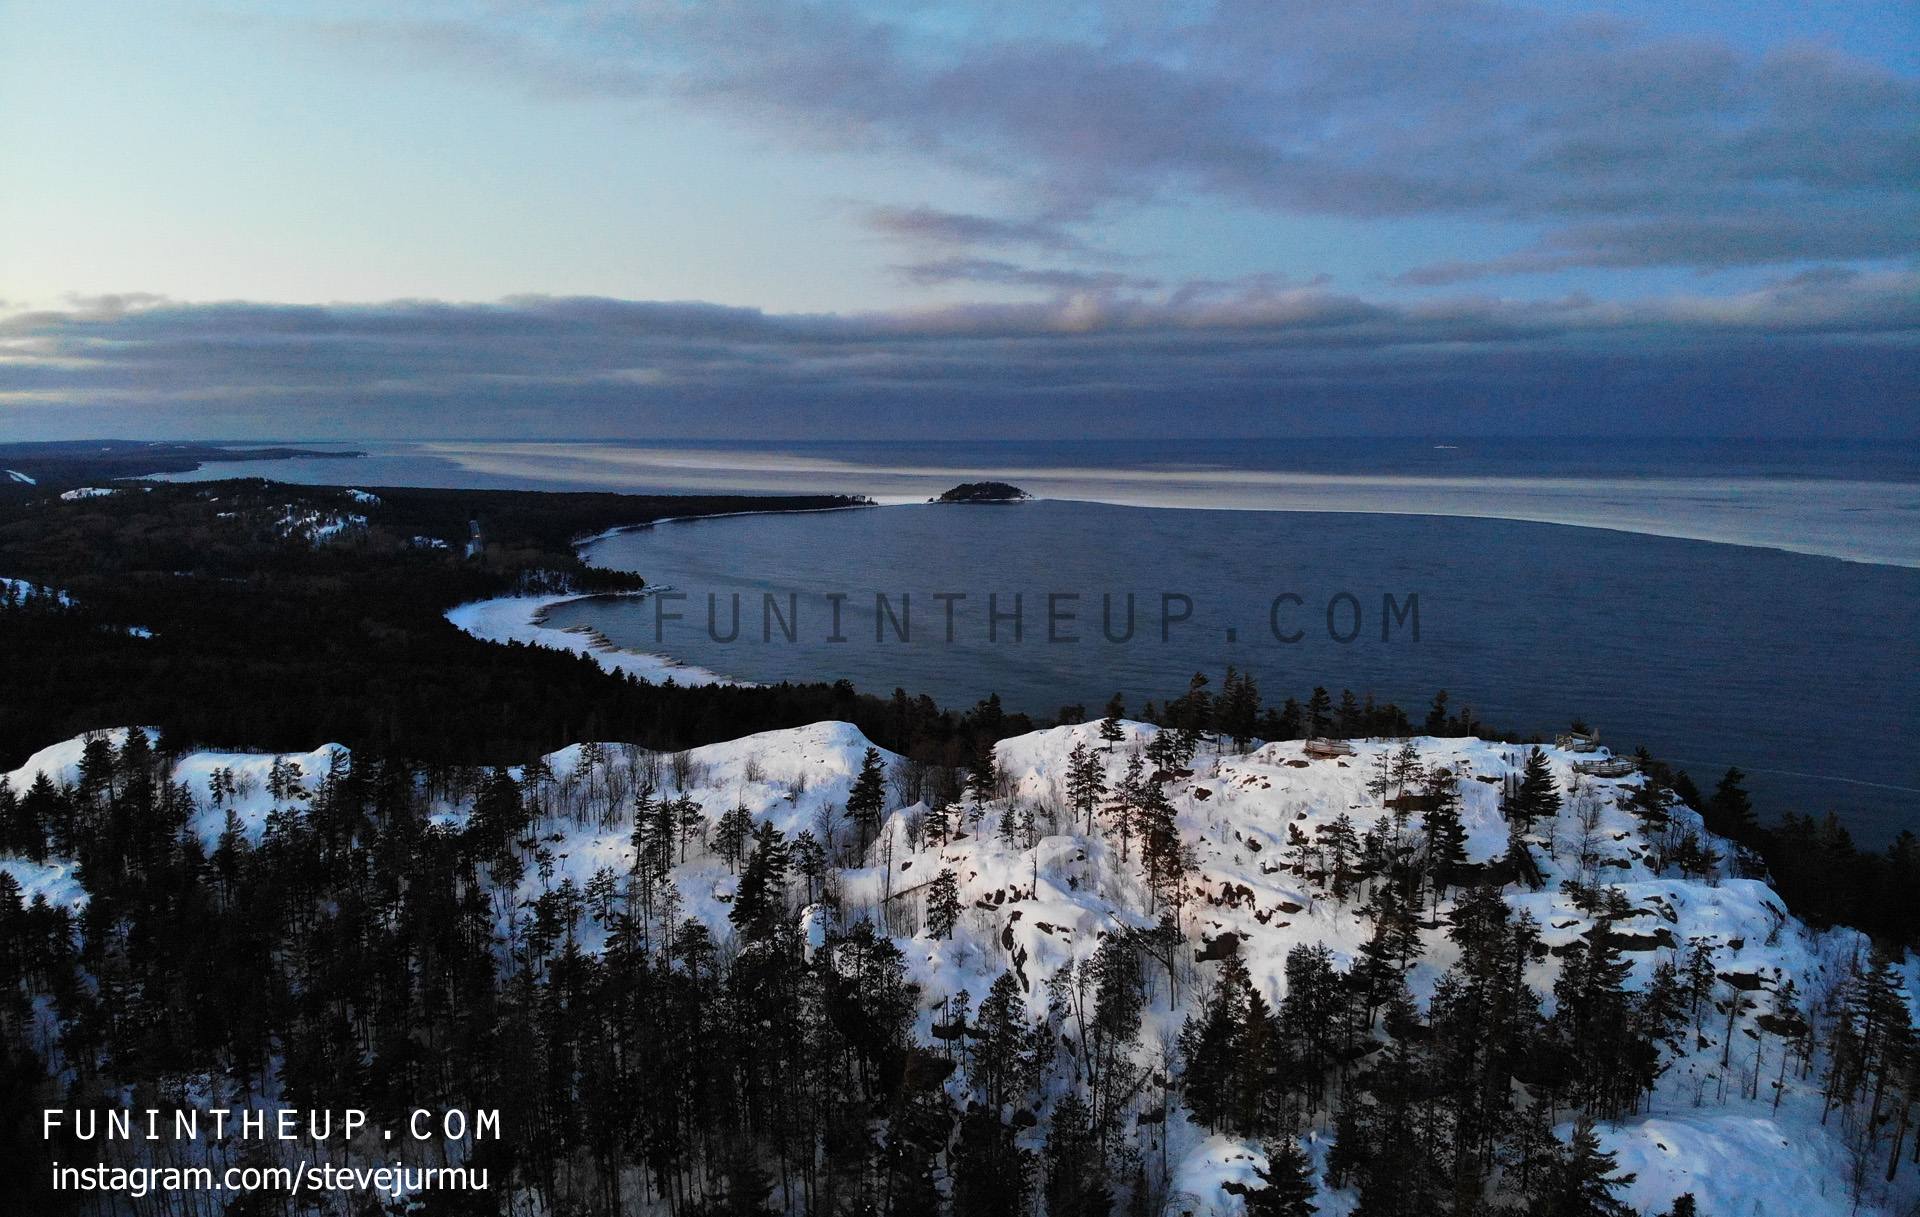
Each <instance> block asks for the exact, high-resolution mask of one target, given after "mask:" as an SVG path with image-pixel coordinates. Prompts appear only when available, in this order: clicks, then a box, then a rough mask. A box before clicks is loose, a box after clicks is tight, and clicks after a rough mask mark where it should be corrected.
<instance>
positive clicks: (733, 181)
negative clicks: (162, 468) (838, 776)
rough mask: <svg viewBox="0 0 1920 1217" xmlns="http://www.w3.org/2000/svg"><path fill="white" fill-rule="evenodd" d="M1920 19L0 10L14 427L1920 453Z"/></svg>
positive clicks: (1858, 6)
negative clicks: (1877, 440)
mask: <svg viewBox="0 0 1920 1217" xmlns="http://www.w3.org/2000/svg"><path fill="white" fill-rule="evenodd" d="M1916 48H1920V17H1917V16H1916V9H1915V6H1914V5H1913V4H1912V3H1911V0H1860V2H1858V3H1848V4H1838V5H1813V4H1787V3H1780V2H1778V0H1769V2H1767V3H1759V4H1754V3H1741V4H1735V3H1731V2H1729V0H1708V2H1704V3H1694V4H1689V5H1685V6H1679V5H1672V4H1653V3H1649V2H1646V0H1632V2H1624V3H1613V4H1609V5H1604V6H1590V5H1574V4H1568V3H1557V4H1553V5H1550V6H1546V7H1534V6H1512V5H1504V4H1495V3H1477V2H1467V0H1413V2H1411V3H1408V2H1399V3H1384V2H1369V0H1359V2H1347V3H1332V2H1329V0H1280V2H1271V0H1263V2H1258V3H1256V2H1253V0H1220V2H1218V3H1205V2H1200V0H1182V2H1176V3H1151V4H1149V3H1139V2H1137V0H1108V2H1104V3H1102V2H1087V3H1050V2H1030V3H1021V4H1011V3H1000V2H989V3H972V4H965V3H942V2H931V3H929V2H919V0H900V2H898V3H882V4H854V3H837V2H832V0H810V2H797V0H725V2H721V3H710V4H697V5H696V4H682V3H664V2H656V0H638V2H629V3H598V2H591V0H589V2H584V3H542V2H537V0H495V2H492V3H429V2H421V3H393V4H366V3H358V4H356V3H305V4H280V3H259V2H244V0H243V2H239V3H225V4H222V3H212V4H207V3H192V4H182V3H170V2H168V0H148V2H146V3H141V4H133V3H123V2H120V0H68V2H66V3H62V4H58V5H45V4H27V3H19V2H17V0H16V2H10V3H0V165H4V166H5V168H4V169H0V175H3V177H0V180H3V181H4V188H0V300H4V301H5V304H4V306H0V430H3V431H8V432H12V433H14V434H16V435H19V436H22V437H35V436H41V435H48V436H51V435H56V434H59V435H65V434H74V433H84V434H100V433H101V432H100V430H99V428H100V427H102V426H107V425H108V424H112V425H113V427H114V429H115V430H117V431H118V432H120V433H142V432H152V433H155V434H161V433H165V434H187V433H192V434H202V435H226V434H235V435H238V434H269V433H271V434H296V433H300V432H302V431H307V432H313V433H316V434H317V433H318V432H317V431H316V429H318V430H329V429H330V430H331V431H333V432H335V433H340V434H352V433H364V434H373V433H382V434H426V433H440V432H442V431H443V430H444V429H446V428H448V427H449V426H456V427H458V428H460V429H462V430H464V431H465V432H466V433H488V434H512V435H522V434H530V433H537V434H553V435H561V434H565V435H580V434H605V435H629V434H654V433H659V432H661V431H662V430H665V429H671V428H681V427H682V424H681V423H680V422H672V423H671V427H670V420H672V419H683V418H684V416H685V415H686V413H687V410H688V408H689V406H690V403H694V402H699V403H702V404H701V405H700V406H699V407H698V410H699V412H700V415H701V417H703V418H704V419H705V420H706V422H705V424H704V425H706V426H707V427H709V428H710V429H711V432H712V433H713V434H721V435H724V434H747V433H760V432H761V431H764V430H765V429H766V428H768V427H769V426H776V425H789V424H790V425H789V429H794V430H798V431H799V432H801V433H812V432H813V431H814V430H816V429H819V428H832V427H835V426H838V425H842V424H844V426H845V428H846V429H847V430H849V432H851V433H859V434H883V433H884V434H928V433H932V432H933V431H936V430H937V429H938V428H939V427H940V426H942V425H944V424H943V423H942V421H941V420H940V419H939V418H938V417H936V416H935V415H934V413H933V412H932V407H930V406H929V405H928V404H927V403H928V402H929V401H932V400H934V399H936V398H937V399H940V400H948V401H951V400H956V399H964V400H966V401H968V402H970V403H973V406H972V407H970V408H971V409H973V410H975V412H974V413H971V414H968V415H967V417H968V418H970V419H972V420H973V421H972V422H971V423H969V424H968V425H969V426H972V427H973V428H974V429H975V430H976V431H977V432H980V433H982V434H988V435H990V434H996V433H1000V432H1001V431H1003V430H1007V429H1009V428H1011V427H1012V426H1014V423H1015V421H1016V420H1021V419H1024V423H1022V425H1024V426H1027V427H1029V428H1031V427H1033V426H1036V425H1040V424H1036V423H1035V421H1034V419H1035V417H1036V411H1037V416H1038V417H1039V418H1040V419H1041V422H1042V423H1043V424H1044V426H1042V427H1041V429H1043V430H1044V429H1047V428H1051V430H1052V431H1054V432H1057V433H1060V434H1075V433H1082V432H1085V431H1087V430H1088V429H1089V428H1091V427H1092V426H1093V425H1094V423H1095V421H1096V420H1097V419H1098V417H1099V411H1098V410H1097V409H1096V408H1095V407H1096V406H1097V404H1098V403H1099V402H1100V401H1101V400H1103V399H1111V400H1119V399H1121V398H1126V399H1127V400H1129V401H1130V402H1131V403H1132V404H1131V405H1129V406H1128V410H1129V411H1131V413H1130V414H1129V417H1130V418H1134V419H1135V420H1136V422H1135V424H1133V425H1135V426H1136V427H1137V429H1139V430H1141V431H1143V432H1152V431H1153V430H1154V429H1155V428H1156V427H1159V428H1162V429H1164V430H1167V431H1168V432H1169V433H1173V432H1180V431H1198V432H1201V433H1208V434H1221V433H1237V431H1241V430H1244V431H1248V432H1249V433H1273V432H1275V431H1284V430H1286V429H1287V428H1296V429H1297V428H1299V427H1301V426H1303V425H1306V424H1305V422H1304V421H1303V420H1310V419H1322V420H1323V421H1324V420H1325V418H1326V415H1327V411H1329V410H1332V411H1333V412H1334V418H1333V420H1332V422H1331V423H1330V424H1328V426H1327V428H1326V429H1331V430H1335V431H1337V430H1339V429H1341V428H1342V427H1343V426H1348V425H1352V426H1358V427H1362V428H1366V429H1384V430H1388V431H1395V430H1406V429H1409V428H1436V427H1437V428H1438V429H1441V430H1445V429H1447V428H1446V427H1445V424H1446V423H1447V422H1448V421H1449V420H1458V421H1462V422H1469V421H1477V422H1478V423H1479V424H1482V425H1489V426H1494V427H1503V428H1507V429H1511V430H1515V431H1536V430H1540V429H1543V428H1544V429H1546V430H1550V431H1551V430H1563V429H1569V428H1571V429H1574V430H1589V431H1590V430H1601V431H1607V430H1619V429H1628V428H1634V427H1642V426H1645V425H1648V424H1649V423H1650V422H1652V423H1657V422H1658V420H1659V419H1661V418H1662V417H1667V418H1670V419H1673V420H1675V421H1674V423H1673V425H1674V426H1675V427H1676V428H1679V429H1683V430H1691V431H1697V432H1702V431H1703V432H1709V433H1712V432H1723V433H1741V432H1743V431H1748V430H1753V429H1755V428H1759V429H1763V430H1765V431H1767V432H1769V433H1776V434H1791V433H1808V434H1813V433H1843V434H1880V435H1885V434H1898V435H1912V434H1913V433H1914V430H1915V426H1916V421H1915V417H1914V415H1915V411H1914V407H1913V400H1914V397H1915V394H1914V392H1913V390H1914V389H1915V387H1916V386H1915V384H1914V381H1913V379H1912V375H1913V369H1914V364H1915V343H1914V337H1915V334H1916V321H1917V317H1916V314H1920V305H1916V304H1915V300H1916V299H1917V298H1920V274H1917V273H1916V266H1915V253H1916V249H1920V49H1916ZM569 300H571V301H575V302H576V303H575V305H567V304H566V303H565V302H566V301H569ZM615 302H636V303H644V302H671V303H672V305H673V307H670V308H652V309H647V308H635V307H631V306H622V305H618V304H616V303H615ZM694 305H710V306H711V305H717V306H724V307H726V308H729V309H734V310H746V311H745V312H742V313H739V314H728V316H729V317H730V318H732V320H729V321H728V322H727V324H726V325H725V326H724V327H722V328H723V329H724V330H725V331H726V333H725V336H724V338H718V337H714V336H713V335H712V334H710V333H708V332H707V331H706V330H705V329H703V327H705V326H707V324H708V323H707V321H705V320H700V321H696V322H692V323H690V322H689V321H688V318H710V317H711V316H714V315H717V314H712V313H710V312H703V311H702V310H700V309H698V308H694V307H692V306H694ZM300 306H325V307H324V308H322V309H321V310H320V311H315V310H313V309H312V308H302V307H300ZM447 306H457V307H447ZM558 317H564V318H565V319H566V320H565V322H564V326H565V327H566V333H567V335H568V337H567V339H566V341H564V342H562V343H559V344H558V345H557V346H550V347H548V348H539V347H538V343H537V341H536V340H535V336H536V335H543V334H544V335H548V336H549V337H551V336H552V334H553V333H554V330H553V327H554V326H555V325H556V324H560V323H559V322H556V318H558ZM690 324H691V325H692V330H689V328H688V326H689V325H690ZM476 325H477V326H478V329H479V330H483V331H485V333H486V335H487V337H485V338H484V339H480V338H476V337H475V336H474V335H475V334H476V332H478V331H477V330H476ZM502 327H504V331H503V328H502ZM822 327H825V328H822ZM503 332H505V333H508V334H510V335H512V337H511V339H509V338H503V337H502V336H501V335H502V333H503ZM696 332H698V333H696ZM403 333H404V335H405V337H404V338H402V337H397V336H396V335H400V334H403ZM699 334H706V336H705V337H701V336H698V335H699ZM183 335H191V338H185V337H182V336H183ZM321 335H332V336H335V338H337V339H338V340H337V341H335V340H334V339H330V338H324V337H322V336H321ZM828 335H830V337H829V336H828ZM1757 366H1764V367H1767V368H1770V369H1773V370H1775V371H1777V372H1778V377H1777V382H1778V383H1773V382H1766V383H1760V384H1757V385H1754V386H1751V387H1750V389H1749V390H1748V393H1749V396H1748V397H1747V398H1745V399H1743V398H1741V397H1740V396H1739V395H1737V394H1729V393H1727V392H1719V393H1712V392H1706V393H1704V394H1702V395H1696V396H1694V397H1690V398H1688V399H1687V400H1686V401H1683V402H1680V403H1678V406H1677V408H1670V409H1668V410H1667V411H1666V412H1665V414H1664V415H1663V413H1662V411H1661V409H1660V408H1659V400H1660V398H1659V394H1658V392H1657V391H1656V390H1655V388H1654V387H1651V386H1658V385H1659V384H1661V383H1663V382H1664V383H1671V384H1700V385H1712V384H1715V383H1718V382H1719V381H1720V380H1723V379H1724V377H1722V376H1721V373H1723V372H1726V371H1729V370H1736V369H1742V368H1745V369H1752V368H1754V367H1757ZM1749 379H1751V377H1749ZM833 400H844V401H848V402H854V401H859V402H864V403H866V404H865V405H862V406H860V407H858V408H855V407H853V406H849V407H848V408H847V409H846V410H844V411H842V412H841V413H839V414H836V413H835V412H834V411H833V410H832V409H831V408H829V407H827V406H823V405H821V404H820V403H823V402H830V401H833ZM1743 401H1744V402H1745V404H1742V402H1743ZM321 402H324V403H327V404H328V409H329V411H330V413H328V414H327V415H326V418H327V420H328V421H327V422H325V424H324V425H323V424H322V423H321V422H318V421H316V416H315V413H314V408H313V407H314V405H315V403H321ZM802 402H806V403H812V404H809V405H806V406H805V408H802V407H801V404H800V403H802ZM1396 402H1398V403H1401V404H1400V405H1398V406H1396V405H1395V404H1394V403H1396ZM1475 402H1478V403H1480V405H1479V406H1478V407H1474V406H1473V403H1475ZM1349 406H1350V407H1351V413H1350V415H1349V416H1347V417H1341V416H1340V412H1341V411H1342V410H1343V409H1346V408H1348V407H1349ZM749 407H751V408H749ZM1476 408H1477V409H1478V411H1479V412H1478V413H1477V414H1476V413H1473V410H1474V409H1476ZM1396 410H1399V411H1401V413H1400V414H1398V415H1396V413H1395V411H1396ZM783 411H785V413H783ZM783 418H785V419H787V420H788V423H786V424H782V423H781V422H780V420H781V419H783ZM800 418H804V419H805V420H806V421H805V422H804V423H795V422H794V421H793V420H796V419H800ZM1156 419H1157V420H1158V421H1157V422H1156ZM949 421H950V420H949ZM1316 425H1317V424H1316ZM76 429H78V431H77V432H76Z"/></svg>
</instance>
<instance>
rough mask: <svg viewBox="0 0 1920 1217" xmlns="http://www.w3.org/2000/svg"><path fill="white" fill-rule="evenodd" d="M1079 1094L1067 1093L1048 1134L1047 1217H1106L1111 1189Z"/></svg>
mask: <svg viewBox="0 0 1920 1217" xmlns="http://www.w3.org/2000/svg"><path fill="white" fill-rule="evenodd" d="M1104 1167H1105V1162H1104V1160H1103V1158H1102V1155H1101V1153H1100V1146H1099V1143H1098V1141H1097V1140H1096V1139H1095V1137H1094V1135H1093V1122H1092V1117H1091V1115H1090V1113H1089V1112H1088V1111H1087V1105H1086V1102H1085V1101H1084V1100H1082V1099H1081V1098H1080V1092H1079V1091H1077V1090H1069V1091H1068V1092H1067V1093H1066V1094H1064V1095H1062V1096H1061V1098H1060V1101H1059V1103H1057V1104H1056V1105H1055V1106H1054V1109H1053V1125H1052V1127H1051V1128H1050V1129H1048V1131H1047V1149H1046V1177H1047V1182H1046V1189H1045V1190H1046V1199H1047V1217H1108V1214H1109V1213H1111V1212H1112V1211H1113V1189H1112V1188H1110V1187H1109V1186H1107V1183H1106V1179H1105V1175H1106V1172H1105V1169H1104Z"/></svg>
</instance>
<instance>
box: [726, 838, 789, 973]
mask: <svg viewBox="0 0 1920 1217" xmlns="http://www.w3.org/2000/svg"><path fill="white" fill-rule="evenodd" d="M753 844H754V848H753V856H752V857H750V858H748V859H747V869H746V872H745V873H744V874H742V875H741V876H740V887H739V889H738V890H737V891H736V893H735V894H734V898H733V907H732V908H730V909H729V910H727V920H728V921H730V922H732V923H733V925H734V926H735V927H736V928H737V929H739V930H740V931H741V933H742V934H743V935H744V936H745V938H746V940H747V942H748V943H749V944H752V943H758V942H765V941H767V940H769V939H771V938H772V937H773V935H774V933H775V932H776V931H777V930H778V928H779V926H780V924H781V921H782V919H783V918H784V916H785V915H786V911H787V909H786V880H787V866H788V864H789V862H790V860H791V859H790V856H789V851H788V849H787V843H786V841H785V839H784V838H782V837H781V835H780V831H779V830H778V829H776V828H775V827H774V826H773V822H772V821H771V820H763V821H761V823H760V825H759V827H758V828H756V829H755V830H754V834H753Z"/></svg>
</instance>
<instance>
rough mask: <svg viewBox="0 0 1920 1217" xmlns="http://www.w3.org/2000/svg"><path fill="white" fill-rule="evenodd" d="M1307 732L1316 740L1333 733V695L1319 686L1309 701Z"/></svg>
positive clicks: (1314, 688)
mask: <svg viewBox="0 0 1920 1217" xmlns="http://www.w3.org/2000/svg"><path fill="white" fill-rule="evenodd" d="M1306 731H1307V734H1308V735H1309V736H1311V737H1312V738H1314V739H1323V738H1325V737H1326V736H1327V735H1328V734H1330V733H1331V732H1332V731H1333V695H1332V694H1330V693H1328V692H1327V691H1326V689H1324V688H1323V687H1321V686H1319V685H1315V686H1314V687H1313V696H1312V697H1309V698H1308V699H1307V720H1306Z"/></svg>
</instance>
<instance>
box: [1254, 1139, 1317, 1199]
mask: <svg viewBox="0 0 1920 1217" xmlns="http://www.w3.org/2000/svg"><path fill="white" fill-rule="evenodd" d="M1264 1148H1265V1149H1266V1152H1267V1165H1266V1167H1265V1169H1262V1168H1260V1167H1255V1168H1254V1171H1253V1173H1254V1175H1255V1176H1256V1177H1257V1178H1258V1179H1259V1180H1260V1182H1261V1183H1263V1184H1265V1185H1266V1186H1264V1187H1262V1188H1260V1189H1258V1190H1254V1189H1251V1188H1249V1189H1248V1190H1247V1191H1246V1193H1245V1197H1246V1203H1247V1217H1313V1214H1314V1213H1316V1212H1318V1211H1319V1206H1318V1205H1316V1204H1314V1203H1313V1196H1314V1188H1313V1163H1312V1162H1310V1161H1309V1160H1308V1159H1307V1154H1306V1151H1305V1150H1303V1149H1301V1148H1300V1143H1299V1142H1298V1141H1296V1140H1294V1139H1293V1138H1292V1137H1280V1138H1277V1139H1275V1140H1271V1141H1268V1142H1267V1143H1266V1145H1265V1146H1264Z"/></svg>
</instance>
